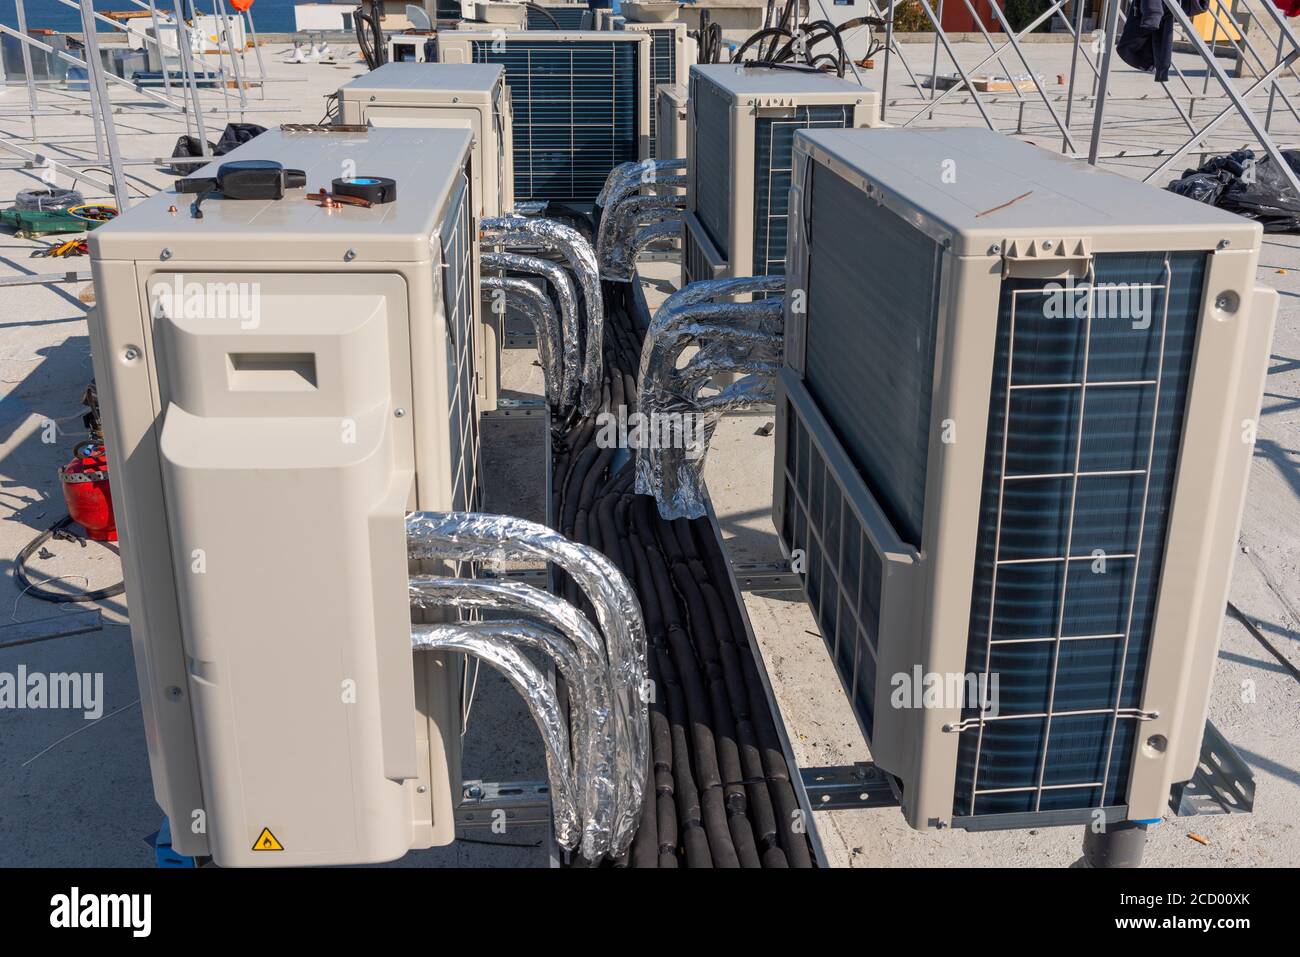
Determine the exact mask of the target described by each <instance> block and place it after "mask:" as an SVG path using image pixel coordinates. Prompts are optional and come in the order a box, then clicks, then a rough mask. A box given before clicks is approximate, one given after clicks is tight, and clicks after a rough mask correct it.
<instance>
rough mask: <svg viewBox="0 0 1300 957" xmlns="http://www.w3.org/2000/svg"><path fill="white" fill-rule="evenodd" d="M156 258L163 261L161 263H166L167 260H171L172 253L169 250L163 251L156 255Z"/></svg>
mask: <svg viewBox="0 0 1300 957" xmlns="http://www.w3.org/2000/svg"><path fill="white" fill-rule="evenodd" d="M158 258H159V259H161V260H163V262H166V261H167V260H168V259H171V258H172V251H171V250H170V249H164V250H163V251H162V252H160V253H159V254H158Z"/></svg>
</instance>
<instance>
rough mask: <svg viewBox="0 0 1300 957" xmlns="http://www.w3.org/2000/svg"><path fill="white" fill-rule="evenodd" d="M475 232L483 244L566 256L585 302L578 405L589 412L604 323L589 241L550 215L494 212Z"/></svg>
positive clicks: (597, 383) (594, 401) (595, 398)
mask: <svg viewBox="0 0 1300 957" xmlns="http://www.w3.org/2000/svg"><path fill="white" fill-rule="evenodd" d="M479 236H480V239H481V241H482V244H483V245H485V246H505V247H508V248H516V249H518V248H529V247H534V248H535V247H537V246H541V247H543V248H545V249H553V250H555V251H556V252H559V253H560V254H561V255H563V256H564V258H565V259H566V260H568V263H569V266H570V267H571V268H572V269H573V272H574V274H575V275H576V276H577V277H578V285H580V286H581V287H582V297H583V301H584V302H586V304H587V323H586V327H585V329H584V330H583V331H584V332H585V334H586V340H587V352H586V358H585V361H584V363H583V369H582V400H581V402H580V403H579V409H580V411H581V412H582V414H583V415H591V414H592V413H593V412H595V411H596V406H597V405H598V404H599V402H600V391H601V389H600V387H601V375H602V369H601V365H602V356H603V353H602V352H601V339H602V335H603V331H604V327H605V304H604V299H603V298H602V296H601V291H600V264H599V263H598V262H597V261H596V253H595V250H593V249H592V246H591V242H590V241H589V240H587V239H586V237H584V236H583V235H582V234H581V233H580V232H578V231H577V230H576V229H574V228H573V227H572V226H569V225H567V224H565V223H561V222H557V221H556V220H553V219H527V218H525V217H523V216H497V217H492V218H489V219H484V220H483V221H482V222H481V223H480V224H479Z"/></svg>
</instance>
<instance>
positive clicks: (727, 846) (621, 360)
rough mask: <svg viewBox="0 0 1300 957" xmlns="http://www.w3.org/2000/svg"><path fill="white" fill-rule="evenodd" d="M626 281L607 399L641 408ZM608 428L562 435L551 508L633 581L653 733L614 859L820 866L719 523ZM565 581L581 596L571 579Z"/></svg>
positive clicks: (619, 299)
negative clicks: (677, 495)
mask: <svg viewBox="0 0 1300 957" xmlns="http://www.w3.org/2000/svg"><path fill="white" fill-rule="evenodd" d="M630 290H631V286H629V285H627V284H615V283H606V284H605V286H604V296H605V311H606V325H605V336H604V346H605V366H604V372H605V379H604V389H603V394H602V399H601V406H600V412H604V413H608V414H610V415H612V416H614V417H618V416H619V414H620V410H621V411H622V412H623V414H626V415H630V414H631V413H632V412H634V411H635V409H636V370H637V367H638V364H639V359H640V355H641V338H642V335H641V332H640V331H639V330H638V329H637V327H636V324H635V323H634V322H633V321H632V318H631V316H632V315H633V313H634V307H633V305H632V303H631V301H630V300H631V292H630ZM598 436H599V430H598V422H597V416H596V415H593V416H589V417H587V418H585V419H582V420H579V421H576V422H574V423H573V424H572V425H571V426H570V427H569V428H567V429H566V430H565V431H564V432H563V434H561V435H558V436H556V437H555V438H554V443H553V445H554V454H555V459H554V484H553V486H552V487H553V489H554V493H553V494H554V501H553V502H552V508H553V511H552V514H553V515H554V516H555V517H556V520H557V521H558V523H559V525H560V528H559V531H561V532H563V534H564V535H565V536H566V537H568V538H570V539H573V540H574V541H578V542H582V543H584V544H588V545H592V546H594V547H596V548H598V549H600V550H601V551H602V552H604V553H605V554H606V555H607V556H609V558H610V559H611V560H612V561H613V562H614V563H615V564H616V565H617V566H618V567H619V569H620V570H621V571H622V572H623V574H624V575H626V576H627V578H628V581H630V582H631V583H632V585H633V586H634V587H635V588H636V591H637V595H638V597H639V599H640V601H641V610H642V613H643V614H644V616H645V624H646V633H647V636H648V641H649V650H648V658H649V675H650V680H651V687H650V689H649V695H650V698H649V700H650V732H651V743H652V753H651V767H650V768H649V769H647V773H648V780H647V783H646V789H645V794H646V801H645V804H644V807H643V809H642V815H641V824H640V827H639V829H638V830H637V834H636V837H635V839H634V841H633V843H632V847H631V849H630V851H629V852H628V853H627V854H626V855H624V856H623V857H622V858H619V859H618V860H615V861H606V862H604V863H605V865H606V866H616V867H620V866H621V867H680V866H685V867H811V866H813V861H812V855H811V853H810V847H809V844H808V836H807V833H806V827H805V823H806V822H805V821H804V815H803V812H802V810H801V809H800V807H799V803H798V800H797V798H796V797H795V790H794V787H793V785H792V784H791V779H790V773H791V772H790V768H789V766H788V765H787V764H786V760H785V755H784V753H783V752H782V749H781V740H780V738H779V736H778V734H777V730H776V724H775V722H774V721H773V718H772V713H771V711H770V710H769V708H768V703H767V698H766V695H765V693H764V688H763V683H762V680H761V678H760V677H759V673H758V668H757V667H756V665H755V661H754V657H753V653H752V652H751V650H750V647H749V643H748V639H747V634H746V630H745V624H744V620H743V618H742V617H741V612H740V609H739V607H738V606H737V604H736V599H735V594H734V591H733V589H732V587H731V584H730V581H729V574H730V573H729V570H728V568H727V565H726V559H725V558H724V557H723V554H722V549H721V545H720V543H719V542H718V540H717V538H716V537H715V535H714V532H713V528H712V526H711V525H710V523H709V521H708V519H707V518H701V519H696V520H693V521H688V520H685V519H682V520H677V521H671V522H669V521H665V520H663V519H661V518H660V517H659V513H658V510H657V509H656V508H655V503H654V499H653V498H651V497H649V496H644V495H636V494H634V492H633V481H632V480H633V465H632V462H631V461H630V460H629V461H626V462H623V463H622V464H621V465H619V466H618V467H617V468H615V467H614V466H615V460H616V459H617V458H619V457H620V456H619V452H620V450H619V449H618V448H612V447H611V448H604V447H602V443H601V442H600V441H599V440H598ZM560 587H561V588H562V589H563V591H564V594H565V596H566V597H567V598H568V599H569V600H570V601H571V602H575V603H580V602H582V601H583V598H582V595H581V593H580V591H579V589H578V588H577V586H576V585H575V584H574V583H573V582H572V581H567V580H563V579H561V584H560ZM586 610H587V612H588V614H589V615H590V609H589V608H587V609H586ZM593 620H594V617H593ZM574 863H575V866H585V862H583V861H581V860H575V862H574Z"/></svg>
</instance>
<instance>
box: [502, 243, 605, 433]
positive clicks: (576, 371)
mask: <svg viewBox="0 0 1300 957" xmlns="http://www.w3.org/2000/svg"><path fill="white" fill-rule="evenodd" d="M479 263H480V264H481V265H483V266H486V267H487V268H489V269H510V270H514V271H516V272H527V273H533V274H534V275H538V276H544V277H546V280H547V281H548V282H549V283H550V284H551V285H552V286H553V287H554V288H555V294H556V297H557V298H558V299H559V301H560V323H561V324H560V328H559V329H558V330H556V337H555V338H556V342H557V344H558V345H559V349H558V350H557V351H556V358H557V360H558V361H559V363H560V368H561V370H562V371H563V382H562V384H561V386H560V408H561V409H562V410H563V411H564V412H565V413H567V412H568V411H569V409H571V408H573V406H574V403H576V402H577V399H578V383H579V377H580V376H581V374H582V359H581V348H582V336H581V333H580V332H579V329H578V292H577V290H576V289H574V288H573V280H572V279H571V278H570V277H569V273H568V271H567V270H566V269H565V268H564V267H563V266H561V265H560V264H559V263H555V262H551V261H550V260H549V259H543V258H542V257H540V256H526V255H523V254H521V253H497V252H485V253H483V254H482V255H481V256H479Z"/></svg>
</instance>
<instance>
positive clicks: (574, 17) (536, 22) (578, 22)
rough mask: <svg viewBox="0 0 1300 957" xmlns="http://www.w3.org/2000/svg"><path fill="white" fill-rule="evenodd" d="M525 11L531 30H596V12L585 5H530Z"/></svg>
mask: <svg viewBox="0 0 1300 957" xmlns="http://www.w3.org/2000/svg"><path fill="white" fill-rule="evenodd" d="M525 9H526V10H527V11H528V29H529V30H571V31H572V30H593V29H595V25H594V24H595V11H594V10H591V9H589V8H588V7H587V5H586V4H585V3H530V4H529V5H528V6H527V7H526V8H525ZM548 14H549V16H548Z"/></svg>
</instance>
